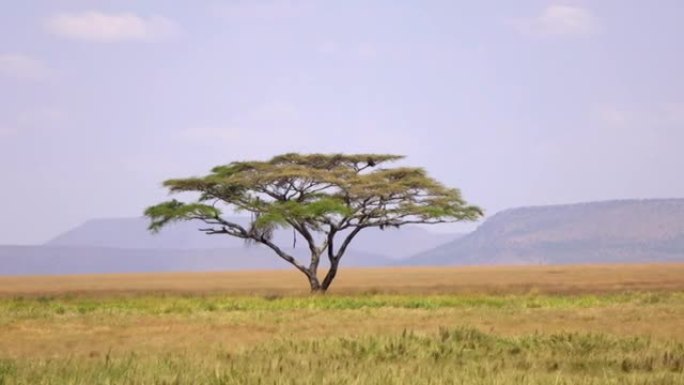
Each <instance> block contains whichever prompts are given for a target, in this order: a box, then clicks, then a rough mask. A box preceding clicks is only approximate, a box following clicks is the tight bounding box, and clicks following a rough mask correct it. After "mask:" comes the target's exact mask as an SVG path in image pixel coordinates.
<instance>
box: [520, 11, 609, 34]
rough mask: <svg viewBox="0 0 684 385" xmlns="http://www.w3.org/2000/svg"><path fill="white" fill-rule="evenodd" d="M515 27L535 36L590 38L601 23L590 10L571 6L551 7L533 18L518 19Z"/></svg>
mask: <svg viewBox="0 0 684 385" xmlns="http://www.w3.org/2000/svg"><path fill="white" fill-rule="evenodd" d="M512 24H513V26H514V27H516V28H517V29H518V31H520V32H521V33H524V34H528V35H534V36H588V35H592V34H594V33H595V32H597V31H598V29H599V23H598V20H597V18H596V16H594V15H593V14H592V13H591V12H590V11H589V10H587V9H585V8H581V7H576V6H571V5H550V6H548V7H547V8H546V9H544V10H543V11H542V13H541V14H540V15H538V16H536V17H533V18H525V19H516V20H513V21H512Z"/></svg>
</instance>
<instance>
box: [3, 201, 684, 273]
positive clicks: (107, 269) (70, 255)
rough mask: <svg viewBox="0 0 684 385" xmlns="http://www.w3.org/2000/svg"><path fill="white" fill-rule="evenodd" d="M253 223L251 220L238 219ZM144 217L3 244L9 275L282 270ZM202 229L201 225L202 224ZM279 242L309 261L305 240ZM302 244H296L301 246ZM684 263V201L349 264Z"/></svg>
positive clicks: (388, 244)
mask: <svg viewBox="0 0 684 385" xmlns="http://www.w3.org/2000/svg"><path fill="white" fill-rule="evenodd" d="M233 220H235V221H240V222H242V223H246V221H247V220H246V219H245V218H233ZM146 226H147V222H146V220H145V219H144V218H118V219H117V218H114V219H111V218H110V219H96V220H91V221H88V222H86V223H84V224H83V225H81V226H78V227H76V228H74V229H72V230H69V231H67V232H65V233H63V234H61V235H59V236H57V237H55V238H54V239H52V240H50V241H49V242H47V243H46V244H44V245H40V246H0V275H26V274H80V273H115V272H116V273H124V272H155V271H158V272H164V271H217V270H236V269H277V268H288V267H289V265H288V264H287V263H285V262H283V261H282V260H280V259H279V258H278V257H277V256H275V255H274V254H273V253H272V252H271V251H270V250H269V249H267V248H264V247H261V246H250V247H247V246H245V244H244V243H243V241H241V240H239V239H235V238H231V237H227V236H218V235H214V236H208V235H205V234H203V233H201V232H199V231H197V228H198V227H199V226H198V224H194V223H181V224H178V225H174V226H171V227H169V228H168V229H165V230H163V231H162V232H161V233H159V234H156V235H153V234H150V233H149V232H148V231H147V230H146ZM200 226H201V225H200ZM275 241H276V242H277V243H278V244H280V245H283V247H284V248H286V249H287V250H288V251H289V252H291V253H293V254H294V255H296V256H299V257H301V258H302V259H303V260H305V259H306V246H305V244H304V241H303V240H302V239H301V237H294V235H293V233H292V232H291V231H286V230H281V231H277V232H276V234H275ZM295 243H296V244H295ZM674 261H678V262H684V199H652V200H623V201H607V202H591V203H580V204H571V205H556V206H540V207H524V208H516V209H510V210H505V211H502V212H500V213H498V214H496V215H494V216H492V217H491V218H489V219H487V220H486V221H485V222H484V223H483V224H482V225H481V226H480V227H478V228H477V230H475V231H474V232H472V233H470V234H467V235H461V234H451V235H449V234H439V233H433V232H430V231H428V230H425V229H424V228H421V227H405V228H402V229H399V230H396V229H390V230H384V231H381V230H379V229H368V230H366V231H364V232H361V233H360V234H359V236H358V238H357V239H356V240H355V241H354V243H352V247H350V250H349V251H348V254H347V255H346V256H345V258H344V259H343V262H342V264H343V265H344V266H385V265H395V266H396V265H494V264H580V263H613V262H615V263H632V262H674Z"/></svg>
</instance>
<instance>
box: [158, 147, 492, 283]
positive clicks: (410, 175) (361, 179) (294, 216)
mask: <svg viewBox="0 0 684 385" xmlns="http://www.w3.org/2000/svg"><path fill="white" fill-rule="evenodd" d="M400 159H403V156H400V155H391V154H351V155H349V154H295V153H289V154H283V155H278V156H275V157H273V158H271V159H270V160H268V161H248V162H233V163H230V164H227V165H223V166H217V167H214V168H213V169H212V170H211V173H210V174H209V175H206V176H204V177H192V178H183V179H169V180H167V181H165V182H164V186H165V187H166V188H168V189H169V192H171V193H196V194H198V197H197V200H196V201H195V202H191V203H181V202H178V201H176V200H173V201H169V202H164V203H161V204H158V205H156V206H152V207H150V208H148V209H147V210H146V211H145V215H147V216H148V217H149V218H150V220H151V222H150V227H149V228H150V230H151V231H159V230H160V229H161V228H163V227H164V226H165V225H167V224H169V223H172V222H175V221H184V220H200V221H203V222H204V223H205V224H207V225H209V227H205V231H206V232H207V233H208V234H227V235H231V236H235V237H238V238H243V239H245V240H246V241H248V242H256V243H262V244H265V245H267V246H268V247H270V248H272V249H273V250H274V251H275V252H276V253H277V254H278V255H279V256H280V257H281V258H283V259H285V260H287V261H288V262H289V263H291V264H293V265H295V266H296V267H297V268H298V269H299V270H300V271H302V272H303V273H305V274H306V275H308V276H309V278H316V274H317V273H316V269H317V266H318V261H319V258H320V255H321V254H326V255H328V257H329V259H330V260H331V263H332V265H333V266H337V265H336V264H337V262H338V261H339V259H340V258H341V257H342V255H343V254H344V252H345V250H346V246H347V245H348V244H349V243H350V242H351V241H352V239H353V237H354V236H356V234H357V233H358V231H359V230H361V229H364V228H368V227H379V228H381V229H384V228H385V227H401V226H403V225H406V224H435V223H443V222H454V221H471V220H476V219H478V218H480V217H481V216H482V215H483V212H482V210H481V209H480V208H479V207H477V206H472V205H469V204H468V203H467V202H466V201H465V200H464V199H463V198H462V196H461V192H460V191H459V190H458V189H454V188H447V187H445V186H444V185H442V184H441V183H440V182H438V181H437V180H435V179H433V178H431V177H430V176H428V174H427V173H426V171H425V170H423V169H422V168H415V167H395V168H381V166H382V165H384V164H386V163H388V162H393V161H397V160H400ZM217 207H226V208H228V209H229V210H233V211H236V212H246V213H249V214H250V215H251V217H252V223H250V226H248V227H247V228H243V227H242V226H240V225H239V224H237V223H233V222H230V221H227V220H225V219H224V218H221V217H220V211H219V209H218V208H217ZM278 227H292V228H293V229H295V230H296V232H298V233H299V234H300V236H302V237H303V238H304V239H305V240H306V242H307V243H308V244H309V249H310V250H311V251H312V255H311V262H310V264H309V267H308V268H307V267H304V265H302V264H299V263H298V262H297V261H296V260H295V259H294V258H293V257H291V256H289V255H287V254H286V253H285V252H283V251H282V250H281V249H279V248H278V247H277V246H276V245H274V244H272V243H271V242H270V241H271V239H272V234H273V231H274V229H276V228H278ZM345 230H349V231H348V235H346V236H345V238H344V240H343V241H341V242H336V241H335V236H336V235H338V234H340V233H343V232H344V231H345ZM313 233H322V235H323V236H322V237H315V236H313V235H312V234H313ZM316 239H318V240H319V241H318V242H319V243H316V242H317V241H316ZM321 239H322V240H323V241H320V240H321ZM331 240H332V242H331ZM334 244H337V245H338V248H337V249H333V245H334ZM335 269H336V267H335ZM334 276H335V274H334V271H333V273H332V275H331V276H330V277H329V278H330V279H326V280H325V281H324V282H326V285H329V284H330V282H331V280H332V279H333V278H334ZM309 281H310V282H311V284H312V290H317V289H318V287H317V283H316V279H310V280H309ZM326 288H327V286H326V287H324V288H323V289H326Z"/></svg>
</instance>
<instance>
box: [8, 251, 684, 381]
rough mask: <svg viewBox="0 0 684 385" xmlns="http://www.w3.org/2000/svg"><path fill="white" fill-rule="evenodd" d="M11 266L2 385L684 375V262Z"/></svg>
mask: <svg viewBox="0 0 684 385" xmlns="http://www.w3.org/2000/svg"><path fill="white" fill-rule="evenodd" d="M305 284H306V282H304V280H303V279H302V278H301V277H299V276H298V275H297V274H296V273H294V272H289V271H282V272H232V273H197V274H189V273H188V274H141V275H103V276H73V277H0V384H3V385H7V384H27V385H28V384H309V383H311V384H313V383H315V384H684V265H682V264H669V265H625V266H617V265H615V266H564V267H548V266H547V267H491V268H459V269H456V268H439V269H438V268H415V269H399V268H397V269H365V270H361V269H359V270H353V269H352V270H343V271H342V272H341V276H340V279H339V281H338V282H336V285H335V286H334V288H335V289H334V290H333V291H332V292H331V293H329V294H328V295H325V296H321V295H317V296H309V295H307V294H306V293H305V292H304V290H305V288H306V285H305Z"/></svg>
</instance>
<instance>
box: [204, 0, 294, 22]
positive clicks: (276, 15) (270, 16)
mask: <svg viewBox="0 0 684 385" xmlns="http://www.w3.org/2000/svg"><path fill="white" fill-rule="evenodd" d="M211 11H212V13H213V14H215V15H216V16H219V17H223V18H226V19H231V20H255V19H256V20H277V19H289V18H292V17H296V16H298V15H300V13H301V12H302V7H301V4H299V3H298V2H296V1H292V0H238V1H231V2H226V3H219V4H215V5H214V6H213V7H212V8H211Z"/></svg>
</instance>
